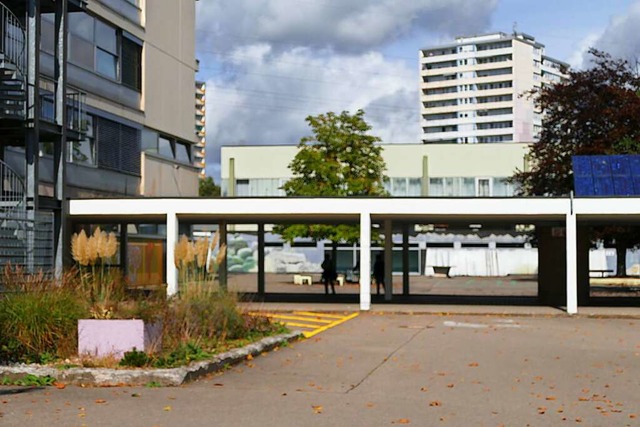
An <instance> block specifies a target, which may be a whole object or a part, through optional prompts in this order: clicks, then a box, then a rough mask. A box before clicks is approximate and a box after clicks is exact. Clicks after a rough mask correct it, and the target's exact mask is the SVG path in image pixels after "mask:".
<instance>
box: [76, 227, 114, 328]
mask: <svg viewBox="0 0 640 427" xmlns="http://www.w3.org/2000/svg"><path fill="white" fill-rule="evenodd" d="M117 250H118V239H117V238H116V235H115V233H113V232H112V233H109V234H107V233H106V232H104V231H102V230H100V227H97V228H96V229H95V231H94V232H93V234H92V235H91V236H87V234H86V233H85V232H84V230H82V231H80V233H75V234H74V235H73V236H72V237H71V255H72V256H73V259H74V261H76V263H77V264H78V275H79V278H80V282H81V284H82V289H83V291H84V293H85V296H86V297H87V299H88V301H89V304H90V307H91V317H92V318H94V319H110V318H113V317H114V313H115V311H116V310H117V304H118V302H119V301H122V300H123V299H124V292H125V287H124V281H123V280H122V275H121V273H120V270H119V269H116V268H113V267H112V264H113V260H114V257H115V255H116V252H117Z"/></svg>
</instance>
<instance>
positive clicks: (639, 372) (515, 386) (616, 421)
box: [0, 313, 640, 427]
mask: <svg viewBox="0 0 640 427" xmlns="http://www.w3.org/2000/svg"><path fill="white" fill-rule="evenodd" d="M639 326H640V320H638V319H632V318H623V319H611V318H609V319H604V318H586V317H576V318H569V317H565V316H560V317H546V316H540V317H518V316H489V315H482V316H478V315H476V316H471V315H456V316H444V315H425V314H421V315H409V314H384V313H363V314H361V315H360V316H358V317H356V318H354V319H351V320H349V321H347V322H345V323H342V324H340V325H338V326H336V327H334V328H332V329H329V330H327V331H325V332H322V333H321V334H318V335H316V336H314V337H313V338H310V339H308V340H304V341H301V342H297V343H294V344H292V345H290V346H288V347H284V348H281V349H279V350H278V351H273V352H270V353H268V354H264V355H263V356H260V357H256V358H255V359H252V360H247V361H245V362H244V363H243V364H241V365H238V366H235V367H232V368H230V369H229V370H227V371H226V372H224V373H221V374H217V375H212V376H210V377H208V378H205V379H202V380H199V381H197V382H195V383H191V384H188V385H185V386H183V387H178V388H152V387H138V388H131V387H116V388H80V387H66V388H64V389H56V388H44V389H21V388H15V387H0V417H1V418H0V425H2V426H25V425H33V426H49V425H64V426H82V425H88V426H125V425H126V426H149V427H150V426H182V427H187V426H202V425H216V426H300V425H309V426H315V425H318V426H339V425H352V426H360V425H362V426H385V425H399V424H403V425H404V424H408V425H419V426H433V425H443V426H446V425H450V426H469V425H473V426H499V425H509V426H511V425H522V426H525V425H530V426H549V425H581V426H637V425H640V381H639V380H638V378H640V334H638V327H639Z"/></svg>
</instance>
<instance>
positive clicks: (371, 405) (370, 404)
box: [367, 402, 376, 408]
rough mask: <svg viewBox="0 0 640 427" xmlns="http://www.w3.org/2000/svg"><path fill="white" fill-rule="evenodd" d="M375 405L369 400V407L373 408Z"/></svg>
mask: <svg viewBox="0 0 640 427" xmlns="http://www.w3.org/2000/svg"><path fill="white" fill-rule="evenodd" d="M374 406H376V405H375V404H373V403H371V402H367V408H373V407H374Z"/></svg>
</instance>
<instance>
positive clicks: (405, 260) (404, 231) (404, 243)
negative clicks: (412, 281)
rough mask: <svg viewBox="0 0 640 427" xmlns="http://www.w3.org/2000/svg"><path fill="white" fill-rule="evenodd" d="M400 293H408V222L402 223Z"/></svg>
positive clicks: (405, 294) (406, 294)
mask: <svg viewBox="0 0 640 427" xmlns="http://www.w3.org/2000/svg"><path fill="white" fill-rule="evenodd" d="M402 295H404V296H408V295H409V224H408V223H406V222H405V223H404V224H402Z"/></svg>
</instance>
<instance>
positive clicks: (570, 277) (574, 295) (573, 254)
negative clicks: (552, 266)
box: [566, 211, 578, 314]
mask: <svg viewBox="0 0 640 427" xmlns="http://www.w3.org/2000/svg"><path fill="white" fill-rule="evenodd" d="M577 234H578V227H577V222H576V215H575V213H574V212H573V211H572V212H570V213H568V214H567V228H566V241H567V313H568V314H576V313H577V312H578V251H577V248H578V244H577Z"/></svg>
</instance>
